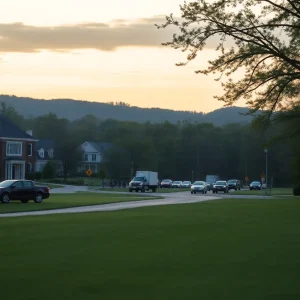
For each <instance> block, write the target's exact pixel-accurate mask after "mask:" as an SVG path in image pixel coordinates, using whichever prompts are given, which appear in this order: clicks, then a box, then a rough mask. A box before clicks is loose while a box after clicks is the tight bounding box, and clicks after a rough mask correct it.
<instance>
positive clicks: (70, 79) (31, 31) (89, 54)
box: [0, 0, 239, 112]
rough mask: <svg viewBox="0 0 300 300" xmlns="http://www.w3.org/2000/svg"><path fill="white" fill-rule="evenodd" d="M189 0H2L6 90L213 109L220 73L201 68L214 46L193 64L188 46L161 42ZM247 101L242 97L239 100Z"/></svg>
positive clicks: (0, 56) (1, 78) (0, 42)
mask: <svg viewBox="0 0 300 300" xmlns="http://www.w3.org/2000/svg"><path fill="white" fill-rule="evenodd" d="M182 3H183V0H151V1H145V0H144V1H141V0H126V1H124V0H110V1H103V0H85V1H82V0H51V1H43V0H26V1H23V0H1V10H0V82H1V85H0V94H10V95H17V96H27V97H34V98H43V99H52V98H72V99H78V100H89V101H98V102H111V101H113V102H119V101H123V102H126V103H129V104H131V105H135V106H140V107H161V108H170V109H175V110H195V111H203V112H208V111H211V110H214V109H216V108H220V107H221V106H222V105H223V103H221V102H218V101H217V100H215V99H213V97H212V96H213V95H216V94H220V93H222V90H221V87H220V83H217V82H215V81H214V77H209V76H204V75H196V74H195V73H194V70H196V69H199V68H203V67H204V66H206V65H207V61H208V60H209V59H211V58H213V57H214V55H215V51H214V50H213V48H209V47H208V48H207V49H206V50H204V51H203V53H202V54H201V55H200V56H199V57H200V58H198V59H197V60H196V61H194V62H193V63H192V64H190V65H189V66H187V67H176V66H175V63H176V62H179V61H183V60H184V58H185V54H184V53H182V52H181V51H180V50H173V49H171V48H166V47H162V46H161V42H164V41H168V40H170V39H171V37H172V34H173V32H174V29H172V28H170V29H168V30H158V29H156V28H155V26H154V24H160V23H162V22H163V21H164V17H163V16H164V15H167V14H170V13H174V15H176V16H179V5H180V4H182ZM238 104H239V103H238Z"/></svg>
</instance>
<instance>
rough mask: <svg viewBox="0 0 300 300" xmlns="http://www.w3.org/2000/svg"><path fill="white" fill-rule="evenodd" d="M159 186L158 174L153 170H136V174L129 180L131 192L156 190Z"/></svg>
mask: <svg viewBox="0 0 300 300" xmlns="http://www.w3.org/2000/svg"><path fill="white" fill-rule="evenodd" d="M157 187H158V174H157V172H152V171H136V174H135V176H134V177H133V179H132V180H131V181H130V182H129V192H132V191H136V192H138V191H141V192H145V191H149V190H152V192H156V189H157Z"/></svg>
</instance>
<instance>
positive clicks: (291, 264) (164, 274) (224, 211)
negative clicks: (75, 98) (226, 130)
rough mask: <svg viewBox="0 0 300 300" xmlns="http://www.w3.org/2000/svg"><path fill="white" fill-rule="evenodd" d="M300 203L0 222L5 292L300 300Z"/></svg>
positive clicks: (16, 295)
mask: <svg viewBox="0 0 300 300" xmlns="http://www.w3.org/2000/svg"><path fill="white" fill-rule="evenodd" d="M299 215H300V201H299V200H298V199H294V198H292V199H282V200H254V199H251V200H245V199H239V200H220V201H211V202H204V203H201V204H189V205H174V206H164V207H151V208H143V209H141V208H140V209H134V210H126V211H119V212H107V213H88V214H77V215H76V214H74V215H59V216H43V217H24V218H13V219H0V226H1V231H0V240H1V245H2V247H1V264H0V274H1V296H2V297H3V299H13V300H14V299H16V300H19V299H24V300H25V299H32V300H35V299H43V300H52V299H56V300H60V299H64V300H65V299H72V300H77V299H78V300H79V299H80V300H81V299H86V300H94V299H95V300H96V299H97V300H98V299H105V300H111V299H128V300H129V299H130V300H135V299H137V300H141V299H143V300H144V299H146V300H150V299H151V300H153V299H159V300H160V299H161V300H166V299H175V300H177V299H178V300H182V299H186V300H190V299H191V300H195V299H205V300H220V299H224V300H227V299H228V300H241V299H243V300H254V299H255V300H277V299H278V300H279V299H280V300H298V299H300V285H299V278H300V255H299V253H300V218H299Z"/></svg>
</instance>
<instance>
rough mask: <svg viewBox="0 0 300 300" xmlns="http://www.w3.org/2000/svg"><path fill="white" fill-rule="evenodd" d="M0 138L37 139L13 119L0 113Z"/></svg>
mask: <svg viewBox="0 0 300 300" xmlns="http://www.w3.org/2000/svg"><path fill="white" fill-rule="evenodd" d="M0 138H12V139H24V140H31V141H35V140H36V141H37V139H35V138H34V137H33V136H31V135H29V134H28V133H26V132H25V131H23V130H22V129H20V128H19V127H18V126H17V125H16V124H15V123H14V122H13V121H11V120H10V119H9V118H7V117H5V116H4V115H3V114H0Z"/></svg>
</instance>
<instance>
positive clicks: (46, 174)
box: [43, 161, 56, 179]
mask: <svg viewBox="0 0 300 300" xmlns="http://www.w3.org/2000/svg"><path fill="white" fill-rule="evenodd" d="M55 173H56V163H55V162H53V161H48V162H47V163H46V165H45V167H44V169H43V178H47V179H50V178H53V177H54V176H55Z"/></svg>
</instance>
